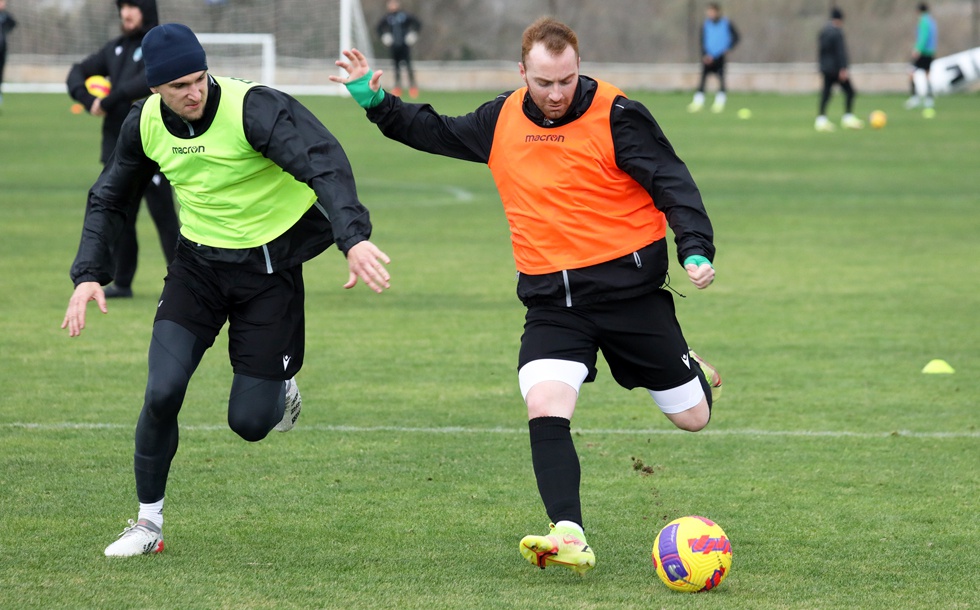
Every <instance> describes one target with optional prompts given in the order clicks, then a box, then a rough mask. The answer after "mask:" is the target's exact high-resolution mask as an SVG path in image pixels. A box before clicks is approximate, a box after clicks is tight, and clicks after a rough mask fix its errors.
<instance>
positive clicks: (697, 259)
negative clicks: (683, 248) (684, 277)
mask: <svg viewBox="0 0 980 610" xmlns="http://www.w3.org/2000/svg"><path fill="white" fill-rule="evenodd" d="M688 265H697V266H698V267H700V266H701V265H708V266H709V267H711V268H712V269H714V266H712V265H711V261H709V260H708V259H707V258H706V257H704V256H701V255H700V254H692V255H691V256H688V257H687V258H685V259H684V266H685V267H687V266H688Z"/></svg>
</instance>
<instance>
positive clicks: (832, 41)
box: [813, 8, 864, 131]
mask: <svg viewBox="0 0 980 610" xmlns="http://www.w3.org/2000/svg"><path fill="white" fill-rule="evenodd" d="M843 27H844V13H843V12H842V11H841V10H840V9H838V8H835V9H832V10H831V11H830V21H829V22H827V25H825V26H824V27H823V29H822V30H820V34H819V36H818V38H817V57H818V61H819V63H820V73H821V74H822V75H823V89H822V91H821V92H820V112H819V114H818V115H817V120H816V122H815V123H814V124H813V127H814V128H815V129H816V130H817V131H833V130H834V124H833V123H831V122H830V121H828V120H827V102H829V101H830V92H831V90H832V89H833V87H834V85H840V88H841V91H843V92H844V116H843V117H841V120H840V123H841V127H844V128H846V129H860V128H861V127H863V126H864V123H863V122H862V121H861V119H859V118H857V117H856V116H854V113H853V112H852V111H853V110H854V95H855V94H854V87H853V86H852V85H851V74H850V70H849V69H848V66H849V65H850V60H849V59H848V56H847V44H846V43H845V42H844V30H843Z"/></svg>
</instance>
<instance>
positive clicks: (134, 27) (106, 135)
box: [68, 0, 179, 298]
mask: <svg viewBox="0 0 980 610" xmlns="http://www.w3.org/2000/svg"><path fill="white" fill-rule="evenodd" d="M116 5H117V6H118V8H119V19H120V23H121V29H122V36H119V37H118V38H114V39H112V40H110V41H109V42H108V43H106V45H105V46H103V47H102V48H101V49H99V50H98V51H96V52H95V53H93V54H92V55H89V56H88V57H86V58H85V59H83V60H82V61H81V62H79V63H77V64H75V65H73V66H72V67H71V70H70V71H69V72H68V93H69V95H71V97H72V98H74V99H75V100H76V101H78V102H79V103H81V104H82V105H83V106H85V108H87V109H88V111H89V113H90V114H92V115H93V116H100V117H103V120H102V153H101V157H100V161H102V163H103V164H104V163H108V161H109V157H110V156H111V155H112V151H113V150H114V149H115V147H116V140H117V139H118V138H119V130H120V128H121V127H122V124H123V121H124V120H125V119H126V115H128V114H129V108H130V106H131V105H132V103H133V102H135V101H136V100H140V99H143V98H145V97H146V96H148V95H150V88H149V87H148V86H147V85H146V77H145V76H144V74H143V50H142V44H143V35H144V34H146V32H148V31H150V29H152V28H153V27H154V26H156V25H157V22H158V21H159V19H158V17H157V4H156V0H116ZM96 75H99V76H105V77H107V78H108V79H109V80H110V82H111V83H112V89H111V92H110V93H109V95H108V96H106V97H105V98H103V99H99V98H96V97H95V96H93V95H92V94H91V93H89V92H88V90H87V89H86V88H85V79H86V78H88V77H90V76H96ZM139 196H140V195H139V194H137V197H139ZM142 196H143V197H145V198H146V207H147V209H149V211H150V216H151V217H152V218H153V223H154V224H155V225H156V227H157V232H158V233H159V234H160V245H161V246H162V247H163V255H164V257H166V259H167V263H168V264H169V263H170V262H172V261H173V259H174V250H175V248H176V247H177V233H178V230H179V224H178V221H177V212H176V210H175V209H174V198H173V192H172V191H171V188H170V182H168V181H167V178H166V177H165V176H164V175H163V174H161V173H159V172H157V173H155V174H154V175H153V177H152V178H151V179H150V181H149V182H148V183H147V185H146V189H145V190H144V191H143V193H142ZM138 212H139V206H135V207H133V208H132V215H131V216H130V217H129V218H128V219H127V223H126V226H125V227H124V228H123V231H122V233H121V234H120V236H119V241H117V242H116V243H115V245H114V246H113V251H112V256H113V259H114V263H115V273H114V274H113V277H114V278H115V280H114V283H113V284H112V285H111V286H108V287H106V290H105V295H106V297H107V298H113V297H131V296H133V290H132V284H133V277H134V276H135V275H136V265H137V259H138V254H139V244H138V242H137V239H136V217H137V214H138ZM86 214H88V209H87V208H86Z"/></svg>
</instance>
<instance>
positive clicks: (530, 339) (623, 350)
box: [518, 288, 697, 391]
mask: <svg viewBox="0 0 980 610" xmlns="http://www.w3.org/2000/svg"><path fill="white" fill-rule="evenodd" d="M599 350H601V351H602V355H603V357H604V358H605V359H606V363H607V364H608V365H609V370H610V372H612V376H613V378H614V379H615V380H616V382H617V383H619V385H621V386H623V387H624V388H627V389H630V390H631V389H633V388H638V387H642V388H647V389H649V390H658V391H659V390H669V389H672V388H676V387H678V386H680V385H683V384H685V383H687V382H689V381H691V380H692V379H694V378H695V377H696V376H697V373H696V372H695V371H694V369H692V368H691V367H690V366H689V363H688V357H687V352H688V347H687V341H685V340H684V335H683V334H682V333H681V326H680V324H679V323H678V322H677V317H676V315H675V314H674V299H673V297H672V296H671V294H670V293H669V292H667V291H666V290H664V289H662V288H661V289H658V290H656V291H654V292H651V293H649V294H644V295H640V296H638V297H634V298H631V299H624V300H619V301H608V302H603V303H594V304H591V305H583V306H576V307H556V306H551V305H541V306H533V307H530V308H528V310H527V316H526V317H525V321H524V335H523V336H522V337H521V353H520V359H519V364H518V370H520V369H521V367H523V366H524V365H525V364H527V363H528V362H532V361H534V360H540V359H543V358H551V359H557V360H571V361H573V362H580V363H582V364H584V365H585V366H586V367H587V368H588V369H589V374H588V376H587V377H586V379H585V380H586V381H587V382H588V381H595V377H596V367H595V365H596V358H597V353H598V351H599Z"/></svg>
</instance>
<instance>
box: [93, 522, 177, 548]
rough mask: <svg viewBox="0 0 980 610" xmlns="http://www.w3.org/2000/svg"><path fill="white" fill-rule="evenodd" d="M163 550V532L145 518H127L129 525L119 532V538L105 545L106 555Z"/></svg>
mask: <svg viewBox="0 0 980 610" xmlns="http://www.w3.org/2000/svg"><path fill="white" fill-rule="evenodd" d="M162 550H163V532H162V531H160V528H159V527H157V526H156V525H155V524H154V523H153V522H151V521H147V520H146V519H140V520H139V521H133V520H132V519H130V520H129V527H127V528H126V529H124V530H123V531H122V533H121V534H119V540H116V541H115V542H113V543H112V544H110V545H109V546H107V547H106V549H105V556H106V557H135V556H136V555H150V554H152V553H159V552H160V551H162Z"/></svg>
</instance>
